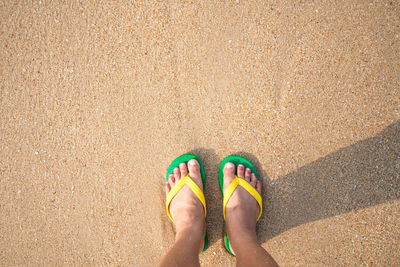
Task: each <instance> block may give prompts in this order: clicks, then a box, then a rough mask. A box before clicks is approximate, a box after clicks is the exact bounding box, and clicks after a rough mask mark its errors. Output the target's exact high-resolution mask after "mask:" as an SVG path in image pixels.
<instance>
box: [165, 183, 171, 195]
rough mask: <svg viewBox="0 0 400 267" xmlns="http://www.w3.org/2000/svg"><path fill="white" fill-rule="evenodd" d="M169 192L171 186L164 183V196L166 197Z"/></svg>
mask: <svg viewBox="0 0 400 267" xmlns="http://www.w3.org/2000/svg"><path fill="white" fill-rule="evenodd" d="M169 191H171V185H170V184H169V183H165V194H166V195H168V193H169Z"/></svg>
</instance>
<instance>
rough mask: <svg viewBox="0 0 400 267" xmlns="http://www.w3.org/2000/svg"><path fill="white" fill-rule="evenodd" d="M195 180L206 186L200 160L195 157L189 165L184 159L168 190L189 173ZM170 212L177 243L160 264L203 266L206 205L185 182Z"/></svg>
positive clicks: (171, 205) (201, 186)
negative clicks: (201, 263) (201, 264)
mask: <svg viewBox="0 0 400 267" xmlns="http://www.w3.org/2000/svg"><path fill="white" fill-rule="evenodd" d="M188 169H189V172H190V177H191V178H192V179H193V181H194V182H195V183H196V184H197V185H198V186H199V187H200V188H201V189H203V183H202V181H201V175H200V165H199V163H198V162H197V161H196V160H194V159H192V160H190V161H189V162H188V166H186V164H184V163H182V164H181V165H180V166H179V168H175V170H174V174H173V175H171V176H170V177H169V178H168V183H167V184H166V186H165V189H166V193H167V194H168V193H169V191H171V188H173V187H174V186H175V184H176V183H177V182H178V181H179V180H180V179H181V178H183V177H185V176H186V174H187V173H188ZM170 212H171V216H172V218H173V219H174V222H175V228H176V236H175V242H174V245H173V246H172V247H171V248H170V249H169V251H168V252H167V254H166V255H165V256H164V257H163V259H162V260H161V263H160V266H162V267H164V266H200V263H199V254H200V252H201V250H202V249H203V246H204V236H205V231H206V223H205V218H204V209H203V206H202V204H201V202H200V200H198V199H197V197H196V196H195V195H194V194H193V192H192V191H191V190H190V188H189V187H188V186H187V185H185V186H183V187H182V189H181V190H180V191H179V193H178V194H177V195H176V196H175V197H174V199H173V200H172V201H171V204H170Z"/></svg>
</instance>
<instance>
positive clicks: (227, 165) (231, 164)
mask: <svg viewBox="0 0 400 267" xmlns="http://www.w3.org/2000/svg"><path fill="white" fill-rule="evenodd" d="M225 167H226V168H229V169H231V168H233V167H235V165H234V164H233V163H231V162H228V163H227V164H226V165H225Z"/></svg>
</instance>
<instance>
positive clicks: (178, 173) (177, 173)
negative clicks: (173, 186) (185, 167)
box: [174, 168, 181, 183]
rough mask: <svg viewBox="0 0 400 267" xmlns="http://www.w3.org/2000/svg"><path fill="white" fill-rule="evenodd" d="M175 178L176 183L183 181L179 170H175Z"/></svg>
mask: <svg viewBox="0 0 400 267" xmlns="http://www.w3.org/2000/svg"><path fill="white" fill-rule="evenodd" d="M174 177H175V182H176V183H177V182H178V181H179V180H180V179H181V171H180V170H179V168H175V169H174Z"/></svg>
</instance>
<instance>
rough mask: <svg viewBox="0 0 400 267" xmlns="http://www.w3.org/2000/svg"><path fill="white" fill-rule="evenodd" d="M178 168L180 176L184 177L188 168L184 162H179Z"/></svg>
mask: <svg viewBox="0 0 400 267" xmlns="http://www.w3.org/2000/svg"><path fill="white" fill-rule="evenodd" d="M179 169H180V171H181V177H185V176H186V175H187V174H188V168H187V166H186V164H185V163H181V164H179Z"/></svg>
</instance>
